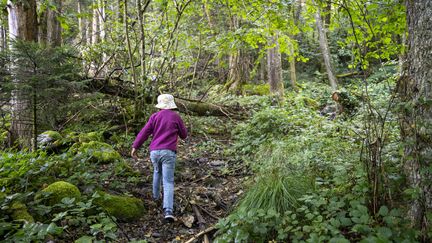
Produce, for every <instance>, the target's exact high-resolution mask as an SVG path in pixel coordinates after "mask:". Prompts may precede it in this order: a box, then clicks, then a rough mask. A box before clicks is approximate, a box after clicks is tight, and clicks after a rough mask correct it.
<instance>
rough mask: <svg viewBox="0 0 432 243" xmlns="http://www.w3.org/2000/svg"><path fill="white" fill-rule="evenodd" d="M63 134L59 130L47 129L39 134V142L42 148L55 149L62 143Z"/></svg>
mask: <svg viewBox="0 0 432 243" xmlns="http://www.w3.org/2000/svg"><path fill="white" fill-rule="evenodd" d="M62 139H63V137H62V135H61V134H60V133H59V132H57V131H45V132H43V133H41V134H39V135H38V136H37V142H38V145H39V147H41V148H49V149H53V148H56V147H58V146H60V145H61V142H60V140H62Z"/></svg>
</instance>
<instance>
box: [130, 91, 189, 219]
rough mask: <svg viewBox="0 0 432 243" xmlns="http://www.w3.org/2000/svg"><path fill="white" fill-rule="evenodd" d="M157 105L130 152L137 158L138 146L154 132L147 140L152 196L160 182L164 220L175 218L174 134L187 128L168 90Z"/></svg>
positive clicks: (155, 196)
mask: <svg viewBox="0 0 432 243" xmlns="http://www.w3.org/2000/svg"><path fill="white" fill-rule="evenodd" d="M157 101H158V104H157V105H156V108H159V109H160V110H159V111H158V112H156V113H154V114H152V115H151V116H150V119H149V120H148V122H147V124H146V125H145V126H144V128H143V129H142V130H141V131H140V132H139V134H138V136H137V137H136V139H135V141H134V143H133V145H132V151H131V156H132V158H134V159H137V158H138V157H137V154H136V152H137V149H138V148H139V147H141V145H142V144H143V143H144V142H145V141H146V140H147V138H148V137H149V136H150V135H153V138H152V141H151V143H150V160H151V162H152V164H153V199H155V200H157V199H159V195H160V193H159V190H160V184H161V181H162V184H163V209H164V217H165V220H167V221H169V222H172V221H174V216H173V206H174V205H173V204H174V169H175V160H176V151H177V136H179V137H180V138H182V139H185V138H186V137H187V130H186V127H185V126H184V124H183V121H182V119H181V118H180V116H179V115H178V114H177V113H176V112H175V111H173V109H176V108H177V106H176V104H175V103H174V97H173V96H172V95H170V94H161V95H159V96H158V99H157Z"/></svg>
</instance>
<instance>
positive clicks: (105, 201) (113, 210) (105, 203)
mask: <svg viewBox="0 0 432 243" xmlns="http://www.w3.org/2000/svg"><path fill="white" fill-rule="evenodd" d="M98 194H99V195H100V197H98V198H96V199H95V201H94V202H95V204H96V205H98V206H100V207H102V208H103V209H105V210H106V211H107V212H108V213H109V214H110V215H112V216H114V217H116V218H117V219H120V220H124V221H129V220H137V219H139V218H140V217H141V216H142V215H143V214H144V205H143V202H142V201H141V200H140V199H138V198H135V197H127V196H116V195H111V194H108V193H105V192H98Z"/></svg>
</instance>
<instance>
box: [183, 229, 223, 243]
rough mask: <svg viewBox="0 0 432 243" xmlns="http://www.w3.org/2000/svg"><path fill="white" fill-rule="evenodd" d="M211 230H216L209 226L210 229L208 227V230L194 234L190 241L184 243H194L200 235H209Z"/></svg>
mask: <svg viewBox="0 0 432 243" xmlns="http://www.w3.org/2000/svg"><path fill="white" fill-rule="evenodd" d="M213 230H216V228H215V227H214V226H211V227H209V228H207V229H205V230H203V231H201V232H199V233H198V234H196V235H195V236H194V237H192V238H190V239H189V240H188V241H186V242H185V243H192V242H194V241H195V240H198V239H199V237H201V236H202V235H204V234H207V233H209V232H211V231H213Z"/></svg>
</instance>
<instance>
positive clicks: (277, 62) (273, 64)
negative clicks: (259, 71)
mask: <svg viewBox="0 0 432 243" xmlns="http://www.w3.org/2000/svg"><path fill="white" fill-rule="evenodd" d="M270 45H271V46H272V47H271V48H269V49H268V50H267V68H268V83H269V85H270V92H271V93H272V94H275V95H276V96H278V97H279V98H282V97H283V95H284V85H283V80H282V59H281V53H280V49H279V42H278V35H277V34H276V35H274V36H272V37H270Z"/></svg>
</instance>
